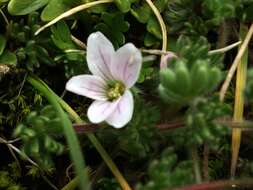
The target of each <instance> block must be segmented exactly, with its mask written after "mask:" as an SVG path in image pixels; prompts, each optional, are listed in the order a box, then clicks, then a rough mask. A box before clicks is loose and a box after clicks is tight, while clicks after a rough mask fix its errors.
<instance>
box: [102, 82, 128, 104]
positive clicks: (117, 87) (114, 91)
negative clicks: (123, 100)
mask: <svg viewBox="0 0 253 190" xmlns="http://www.w3.org/2000/svg"><path fill="white" fill-rule="evenodd" d="M125 89H126V88H125V85H124V84H123V83H122V82H120V81H113V82H111V83H109V84H108V89H107V91H106V96H107V98H108V100H109V101H111V102H113V101H115V100H117V99H118V98H119V97H121V96H122V95H123V94H124V92H125Z"/></svg>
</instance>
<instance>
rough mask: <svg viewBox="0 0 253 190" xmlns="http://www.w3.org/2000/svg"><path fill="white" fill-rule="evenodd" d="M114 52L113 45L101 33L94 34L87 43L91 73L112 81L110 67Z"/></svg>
mask: <svg viewBox="0 0 253 190" xmlns="http://www.w3.org/2000/svg"><path fill="white" fill-rule="evenodd" d="M114 52H115V51H114V48H113V45H112V43H111V42H110V41H109V40H108V39H107V38H106V37H105V36H104V35H103V34H102V33H101V32H95V33H92V34H91V35H90V36H89V37H88V42H87V62H88V67H89V70H90V71H91V73H92V74H94V75H97V76H100V77H102V78H103V79H112V75H111V71H110V65H111V59H112V56H113V54H114Z"/></svg>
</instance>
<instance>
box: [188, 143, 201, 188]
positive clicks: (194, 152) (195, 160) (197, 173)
mask: <svg viewBox="0 0 253 190" xmlns="http://www.w3.org/2000/svg"><path fill="white" fill-rule="evenodd" d="M191 155H192V161H193V170H194V174H195V178H196V182H197V183H201V181H202V179H201V173H200V167H199V155H198V150H197V147H193V148H192V149H191Z"/></svg>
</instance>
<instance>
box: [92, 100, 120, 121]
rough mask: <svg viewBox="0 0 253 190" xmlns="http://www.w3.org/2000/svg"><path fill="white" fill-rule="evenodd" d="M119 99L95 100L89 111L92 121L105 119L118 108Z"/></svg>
mask: <svg viewBox="0 0 253 190" xmlns="http://www.w3.org/2000/svg"><path fill="white" fill-rule="evenodd" d="M117 104H118V101H115V102H109V101H99V100H96V101H94V102H93V103H92V104H91V105H90V107H89V109H88V112H87V115H88V118H89V120H90V121H91V122H92V123H100V122H102V121H104V120H105V119H106V118H107V117H108V116H109V115H110V114H111V113H112V112H114V110H115V109H116V107H117Z"/></svg>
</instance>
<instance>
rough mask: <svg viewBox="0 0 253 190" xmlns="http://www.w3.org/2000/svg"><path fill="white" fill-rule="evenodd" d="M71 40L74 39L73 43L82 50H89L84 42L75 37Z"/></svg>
mask: <svg viewBox="0 0 253 190" xmlns="http://www.w3.org/2000/svg"><path fill="white" fill-rule="evenodd" d="M71 39H72V41H73V42H74V43H75V44H76V45H78V46H79V47H80V48H82V49H86V48H87V46H86V44H85V43H83V42H82V41H81V40H79V39H78V38H76V37H75V36H73V35H71Z"/></svg>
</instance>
